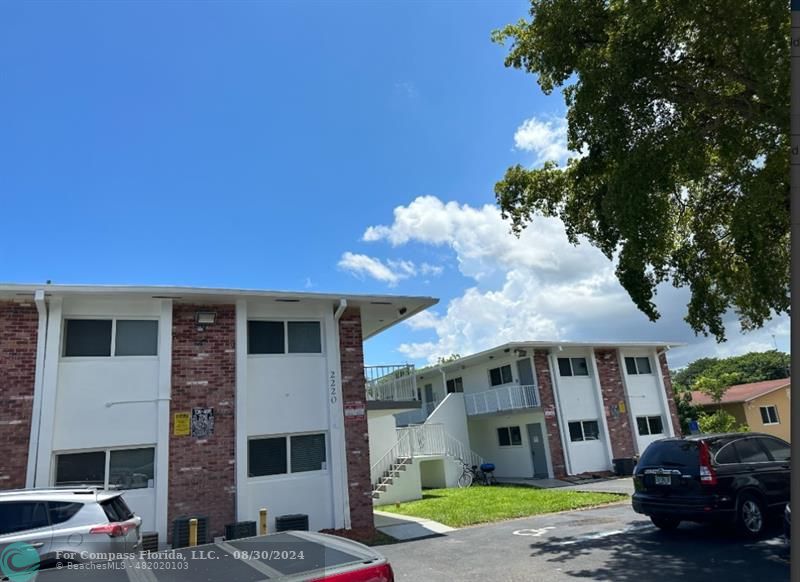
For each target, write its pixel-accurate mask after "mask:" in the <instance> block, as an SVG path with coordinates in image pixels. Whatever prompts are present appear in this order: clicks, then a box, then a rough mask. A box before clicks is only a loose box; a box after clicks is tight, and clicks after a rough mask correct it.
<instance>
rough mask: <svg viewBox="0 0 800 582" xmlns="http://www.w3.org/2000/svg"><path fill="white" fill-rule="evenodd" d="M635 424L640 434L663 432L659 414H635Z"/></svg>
mask: <svg viewBox="0 0 800 582" xmlns="http://www.w3.org/2000/svg"><path fill="white" fill-rule="evenodd" d="M636 426H637V427H638V429H639V435H640V436H647V435H653V434H664V423H663V421H662V420H661V416H637V417H636Z"/></svg>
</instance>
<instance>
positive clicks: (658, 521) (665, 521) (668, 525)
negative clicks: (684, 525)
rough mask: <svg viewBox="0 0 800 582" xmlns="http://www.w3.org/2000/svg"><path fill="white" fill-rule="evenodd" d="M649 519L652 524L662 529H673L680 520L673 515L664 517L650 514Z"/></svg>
mask: <svg viewBox="0 0 800 582" xmlns="http://www.w3.org/2000/svg"><path fill="white" fill-rule="evenodd" d="M650 521H652V522H653V525H654V526H656V527H657V528H658V529H660V530H663V531H673V530H675V529H677V527H678V526H679V525H680V524H681V520H679V519H675V518H674V517H664V516H661V515H651V516H650Z"/></svg>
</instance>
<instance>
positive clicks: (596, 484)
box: [498, 477, 633, 495]
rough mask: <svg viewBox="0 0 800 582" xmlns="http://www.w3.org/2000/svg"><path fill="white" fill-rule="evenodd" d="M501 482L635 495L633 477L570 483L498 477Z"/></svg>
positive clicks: (557, 480)
mask: <svg viewBox="0 0 800 582" xmlns="http://www.w3.org/2000/svg"><path fill="white" fill-rule="evenodd" d="M498 481H499V482H500V483H509V484H513V485H526V486H528V487H537V488H539V489H551V488H554V487H558V488H560V489H565V490H567V491H589V492H594V493H624V494H626V495H633V478H631V477H612V478H608V479H595V480H592V481H586V482H585V483H577V484H576V483H570V482H569V481H561V480H560V479H498Z"/></svg>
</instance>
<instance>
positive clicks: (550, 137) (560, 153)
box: [514, 117, 570, 165]
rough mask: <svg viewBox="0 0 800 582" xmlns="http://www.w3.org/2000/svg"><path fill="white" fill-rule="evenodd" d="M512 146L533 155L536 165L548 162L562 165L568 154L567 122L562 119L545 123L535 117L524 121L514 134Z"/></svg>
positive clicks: (553, 119)
mask: <svg viewBox="0 0 800 582" xmlns="http://www.w3.org/2000/svg"><path fill="white" fill-rule="evenodd" d="M514 146H515V147H516V148H517V149H518V150H523V151H526V152H533V153H535V154H536V161H535V164H537V165H538V164H541V163H543V162H546V161H549V160H552V161H555V162H559V163H560V164H563V163H564V162H566V160H567V157H568V156H569V153H570V152H569V150H568V149H567V120H566V119H564V118H563V117H558V118H552V119H549V120H546V121H544V120H541V119H537V118H536V117H531V118H530V119H526V120H525V121H523V122H522V125H520V126H519V127H518V128H517V131H516V132H515V133H514Z"/></svg>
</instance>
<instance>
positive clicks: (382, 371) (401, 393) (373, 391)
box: [364, 364, 420, 408]
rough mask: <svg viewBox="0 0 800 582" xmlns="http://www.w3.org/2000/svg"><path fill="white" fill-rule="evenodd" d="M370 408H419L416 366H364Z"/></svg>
mask: <svg viewBox="0 0 800 582" xmlns="http://www.w3.org/2000/svg"><path fill="white" fill-rule="evenodd" d="M364 378H365V380H366V391H367V405H368V407H370V408H419V407H420V400H419V394H418V393H417V377H416V375H415V369H414V366H413V365H411V364H399V365H393V366H364Z"/></svg>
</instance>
